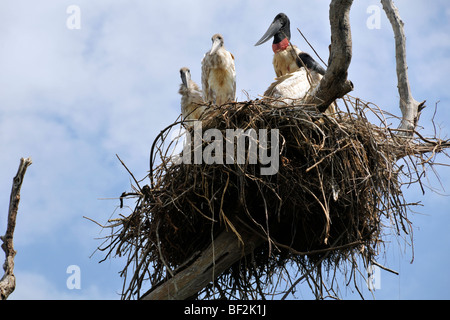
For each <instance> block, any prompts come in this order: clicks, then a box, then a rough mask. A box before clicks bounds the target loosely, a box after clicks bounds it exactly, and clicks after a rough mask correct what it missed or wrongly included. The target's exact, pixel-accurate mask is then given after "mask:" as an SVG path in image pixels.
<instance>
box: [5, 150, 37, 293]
mask: <svg viewBox="0 0 450 320" xmlns="http://www.w3.org/2000/svg"><path fill="white" fill-rule="evenodd" d="M31 163H32V162H31V158H26V159H24V158H22V159H20V165H19V170H18V171H17V174H16V176H15V177H14V180H13V185H12V190H11V198H10V202H9V211H8V223H7V227H6V233H5V235H4V236H2V237H0V240H2V242H3V244H2V249H3V251H4V252H5V263H4V264H3V269H4V271H5V274H4V275H3V277H2V278H1V280H0V300H6V299H7V298H8V296H9V295H10V294H11V293H12V292H13V291H14V289H15V288H16V277H15V276H14V257H15V255H16V251H15V250H14V245H13V236H14V229H15V227H16V218H17V212H18V209H19V201H20V189H21V187H22V182H23V177H24V176H25V172H26V171H27V168H28V166H29V165H31Z"/></svg>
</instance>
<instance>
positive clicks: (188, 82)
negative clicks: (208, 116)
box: [178, 67, 205, 120]
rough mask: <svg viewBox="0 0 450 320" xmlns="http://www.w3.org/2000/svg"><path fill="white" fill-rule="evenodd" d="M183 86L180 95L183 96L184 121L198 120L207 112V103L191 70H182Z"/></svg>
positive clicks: (182, 110) (182, 111)
mask: <svg viewBox="0 0 450 320" xmlns="http://www.w3.org/2000/svg"><path fill="white" fill-rule="evenodd" d="M180 77H181V84H180V89H179V90H178V93H179V94H181V114H182V116H183V120H198V119H200V117H201V115H202V113H203V112H204V111H205V106H204V105H205V102H204V101H203V98H202V92H201V91H200V88H199V87H198V85H197V84H196V83H195V82H194V81H193V80H192V79H191V71H190V70H189V68H186V67H183V68H181V69H180Z"/></svg>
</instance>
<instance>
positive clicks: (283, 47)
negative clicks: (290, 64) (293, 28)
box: [272, 38, 289, 53]
mask: <svg viewBox="0 0 450 320" xmlns="http://www.w3.org/2000/svg"><path fill="white" fill-rule="evenodd" d="M288 46H289V40H288V39H287V38H284V39H283V40H281V42H278V43H273V44H272V50H273V52H275V53H277V52H280V51H283V50H286V48H287V47H288Z"/></svg>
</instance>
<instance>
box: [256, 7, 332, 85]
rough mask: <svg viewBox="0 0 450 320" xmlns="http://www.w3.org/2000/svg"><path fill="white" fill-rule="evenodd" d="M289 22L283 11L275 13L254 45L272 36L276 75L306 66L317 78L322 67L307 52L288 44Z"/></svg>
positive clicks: (321, 71) (322, 71)
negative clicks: (267, 27)
mask: <svg viewBox="0 0 450 320" xmlns="http://www.w3.org/2000/svg"><path fill="white" fill-rule="evenodd" d="M290 24H291V23H290V21H289V18H288V17H287V15H285V14H284V13H279V14H277V16H276V17H275V19H274V20H273V22H272V24H271V25H270V26H269V29H267V31H266V33H265V34H264V35H263V36H262V38H261V39H260V40H259V41H258V42H257V43H256V44H255V46H259V45H260V44H263V43H265V42H267V41H268V40H269V39H271V38H272V37H273V43H272V50H273V52H274V56H273V68H274V69H275V74H276V75H277V77H281V76H283V75H285V74H288V73H291V72H294V71H296V70H298V69H299V68H302V67H303V66H306V68H308V70H309V72H310V73H311V76H312V78H313V79H315V78H318V76H319V75H321V76H323V75H324V74H325V69H324V68H322V67H321V66H320V65H319V64H318V63H317V62H316V61H315V60H314V59H313V58H312V57H311V56H310V55H309V54H308V53H306V52H303V51H301V50H300V49H299V48H297V47H296V46H293V45H292V46H291V45H290V44H289V40H290V39H291V27H290ZM315 80H317V79H315Z"/></svg>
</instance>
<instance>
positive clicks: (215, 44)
mask: <svg viewBox="0 0 450 320" xmlns="http://www.w3.org/2000/svg"><path fill="white" fill-rule="evenodd" d="M220 45H221V44H220V39H218V38H216V39H214V41H213V44H212V47H211V51H209V54H214V53H216V51H217V50H219V48H220Z"/></svg>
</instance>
